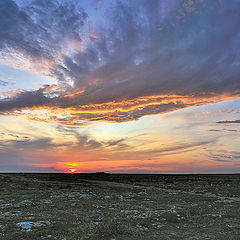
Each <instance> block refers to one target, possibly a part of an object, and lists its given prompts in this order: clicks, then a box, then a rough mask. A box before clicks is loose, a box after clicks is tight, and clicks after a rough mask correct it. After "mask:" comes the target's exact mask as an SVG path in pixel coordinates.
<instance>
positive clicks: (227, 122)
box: [216, 120, 240, 124]
mask: <svg viewBox="0 0 240 240" xmlns="http://www.w3.org/2000/svg"><path fill="white" fill-rule="evenodd" d="M216 123H217V124H234V123H236V124H238V123H240V120H233V121H231V120H226V121H218V122H216Z"/></svg>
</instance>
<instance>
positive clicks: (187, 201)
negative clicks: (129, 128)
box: [0, 173, 240, 240]
mask: <svg viewBox="0 0 240 240" xmlns="http://www.w3.org/2000/svg"><path fill="white" fill-rule="evenodd" d="M239 183H240V175H167V176H166V175H126V174H125V175H112V174H103V173H100V174H89V175H87V174H85V175H84V174H74V175H70V174H1V175H0V239H1V240H12V239H21V240H35V239H36V240H41V239H42V240H45V239H50V240H51V239H57V240H78V239H81V240H84V239H93V240H94V239H96V240H97V239H98V240H99V239H108V240H111V239H112V240H113V239H115V240H123V239H124V240H125V239H133V240H135V239H136V240H141V239H143V240H145V239H146V240H147V239H149V240H150V239H151V240H154V239H156V240H157V239H163V240H174V239H186V240H188V239H189V240H202V239H218V240H226V239H230V240H239V239H240V237H239V236H240V224H239V222H240V210H239V209H240V188H239Z"/></svg>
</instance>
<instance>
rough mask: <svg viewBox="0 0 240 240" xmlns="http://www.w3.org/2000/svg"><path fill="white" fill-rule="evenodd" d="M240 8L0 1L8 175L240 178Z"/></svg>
mask: <svg viewBox="0 0 240 240" xmlns="http://www.w3.org/2000/svg"><path fill="white" fill-rule="evenodd" d="M239 12H240V1H239V0H131V1H128V0H111V1H108V0H85V1H80V0H54V1H51V0H4V1H0V172H99V171H100V172H103V171H104V172H112V173H239V172H240V134H239V133H240V79H239V76H240V32H239V22H240V15H239Z"/></svg>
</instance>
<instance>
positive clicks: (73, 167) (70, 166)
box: [64, 162, 80, 173]
mask: <svg viewBox="0 0 240 240" xmlns="http://www.w3.org/2000/svg"><path fill="white" fill-rule="evenodd" d="M64 165H65V167H67V170H68V172H70V173H76V172H79V168H80V163H78V162H70V163H65V164H64Z"/></svg>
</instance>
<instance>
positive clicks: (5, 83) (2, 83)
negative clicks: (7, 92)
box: [0, 80, 9, 87]
mask: <svg viewBox="0 0 240 240" xmlns="http://www.w3.org/2000/svg"><path fill="white" fill-rule="evenodd" d="M8 85H9V83H8V82H6V81H3V80H0V86H2V87H6V86H8Z"/></svg>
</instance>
